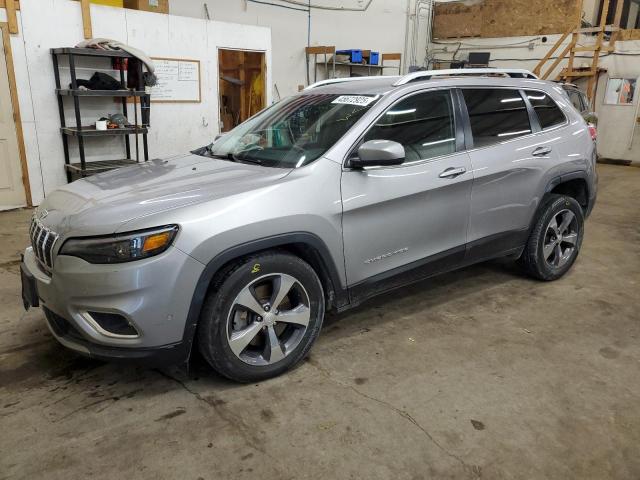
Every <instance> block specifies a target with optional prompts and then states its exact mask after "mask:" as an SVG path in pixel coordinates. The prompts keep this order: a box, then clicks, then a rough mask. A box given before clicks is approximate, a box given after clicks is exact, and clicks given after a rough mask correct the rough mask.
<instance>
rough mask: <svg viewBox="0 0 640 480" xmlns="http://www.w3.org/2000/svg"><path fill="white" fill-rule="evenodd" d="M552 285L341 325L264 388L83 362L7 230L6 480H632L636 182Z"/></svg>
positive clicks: (605, 191) (441, 289) (405, 306)
mask: <svg viewBox="0 0 640 480" xmlns="http://www.w3.org/2000/svg"><path fill="white" fill-rule="evenodd" d="M599 170H600V175H601V179H600V197H599V201H598V205H597V208H596V210H595V212H594V214H593V216H592V217H591V218H590V220H589V221H588V223H587V226H586V238H585V242H584V246H583V250H582V252H581V255H580V258H579V260H578V262H577V264H576V265H575V267H574V268H573V270H572V271H571V272H570V273H569V274H568V275H567V276H566V277H565V278H564V279H562V280H560V281H558V282H556V283H538V282H535V281H532V280H529V279H527V278H524V277H522V276H521V275H520V274H519V273H518V271H517V270H515V269H514V268H513V267H512V266H511V265H510V264H504V263H502V262H494V263H490V264H485V265H480V266H476V267H472V268H468V269H466V270H464V271H460V272H456V273H452V274H448V275H444V276H441V277H438V278H436V279H432V280H429V281H426V282H423V283H420V284H418V285H415V286H413V287H410V288H407V289H405V290H403V291H399V292H395V293H391V294H388V295H386V296H384V297H381V298H379V299H376V300H373V301H371V302H369V303H367V304H365V305H363V306H361V307H360V308H358V309H357V310H355V311H352V312H349V313H347V314H344V315H341V316H338V317H335V316H334V317H330V318H329V319H328V320H327V322H326V328H325V329H324V330H323V333H322V335H321V337H320V339H319V341H318V342H317V343H316V345H315V347H314V349H313V351H312V354H311V357H310V358H309V360H308V361H306V362H305V363H303V364H302V365H301V366H300V367H299V368H297V369H296V370H294V371H292V372H290V373H289V374H288V375H285V376H282V377H280V378H277V379H274V380H271V381H267V382H264V383H262V384H259V385H245V386H241V385H236V384H233V383H229V382H227V381H225V380H223V379H221V378H219V377H217V376H216V375H214V374H213V373H210V372H209V371H208V370H207V369H206V368H205V367H204V366H203V365H202V364H200V365H196V367H195V368H194V370H192V371H191V373H190V374H186V373H185V372H182V371H180V370H179V369H168V370H163V371H158V370H145V369H143V368H141V367H137V366H133V365H114V364H104V363H100V362H96V361H90V360H86V359H84V358H80V357H77V356H75V355H74V354H73V353H70V352H68V351H66V350H65V349H64V348H63V347H61V346H59V345H58V344H57V343H56V342H55V341H54V340H53V339H52V338H51V336H50V334H49V333H48V331H47V329H46V327H45V325H44V323H43V315H42V313H41V311H40V310H39V309H32V310H31V311H29V312H28V313H25V312H24V311H23V309H22V306H21V302H20V297H19V293H20V290H19V277H18V262H17V261H16V258H17V256H18V253H19V252H20V250H21V249H22V248H23V247H24V246H25V244H26V243H27V221H28V218H29V215H30V212H29V211H27V210H22V211H14V212H6V213H2V214H0V246H1V248H0V305H1V306H2V307H1V309H0V478H2V479H9V478H11V479H18V478H29V479H36V478H47V479H65V480H66V479H71V478H73V479H75V478H89V477H91V478H94V479H103V478H104V479H112V478H153V479H154V480H160V479H175V478H181V479H192V480H196V479H214V478H215V479H227V478H234V479H235V478H251V479H253V478H256V477H257V478H264V479H272V478H273V479H288V478H322V479H333V478H340V479H342V478H366V479H390V478H396V479H440V478H454V479H459V478H480V477H482V478H487V479H502V478H523V479H542V478H545V479H547V478H548V479H556V478H557V479H563V480H565V479H570V478H575V479H581V480H582V479H599V480H602V479H607V478H611V479H639V478H640V362H639V361H640V346H639V342H638V340H639V336H640V304H639V302H638V296H639V292H640V290H639V288H640V208H639V207H638V201H639V200H638V199H640V169H637V168H631V167H615V166H609V165H602V166H599Z"/></svg>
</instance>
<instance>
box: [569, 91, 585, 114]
mask: <svg viewBox="0 0 640 480" xmlns="http://www.w3.org/2000/svg"><path fill="white" fill-rule="evenodd" d="M567 93H568V94H569V100H571V103H572V104H573V106H574V107H576V109H577V110H578V111H579V112H582V111H584V105H583V103H582V97H581V96H580V93H579V92H576V91H574V90H569V91H568V92H567Z"/></svg>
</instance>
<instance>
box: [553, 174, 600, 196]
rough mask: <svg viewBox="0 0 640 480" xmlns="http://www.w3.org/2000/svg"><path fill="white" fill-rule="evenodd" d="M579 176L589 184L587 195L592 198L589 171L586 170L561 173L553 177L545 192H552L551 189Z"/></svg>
mask: <svg viewBox="0 0 640 480" xmlns="http://www.w3.org/2000/svg"><path fill="white" fill-rule="evenodd" d="M578 178H579V179H581V180H584V181H585V183H586V184H587V196H588V198H591V186H590V185H589V176H588V175H587V172H585V171H584V170H578V171H576V172H571V173H565V174H564V175H559V176H557V177H554V178H552V179H551V180H549V183H547V188H546V189H545V191H544V193H549V192H551V190H553V189H554V188H556V187H557V186H558V185H560V184H561V183H564V182H568V181H569V180H575V179H578Z"/></svg>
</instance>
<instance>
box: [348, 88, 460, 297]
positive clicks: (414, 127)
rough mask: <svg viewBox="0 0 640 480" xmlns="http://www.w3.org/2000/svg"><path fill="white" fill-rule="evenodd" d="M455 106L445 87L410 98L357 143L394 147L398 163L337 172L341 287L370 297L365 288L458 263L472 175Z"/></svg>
mask: <svg viewBox="0 0 640 480" xmlns="http://www.w3.org/2000/svg"><path fill="white" fill-rule="evenodd" d="M456 108H457V103H456V99H455V98H454V96H453V95H452V92H451V91H450V90H449V89H444V90H436V91H423V92H419V93H415V94H411V95H410V96H408V97H404V98H403V99H400V100H399V101H398V102H396V103H395V104H394V105H392V106H391V107H390V108H389V109H388V110H387V111H386V112H385V113H384V114H383V115H382V116H381V117H379V118H378V119H377V120H376V121H375V123H374V125H373V126H372V127H370V129H369V130H368V131H367V132H366V133H365V135H364V137H363V138H362V141H368V140H393V141H396V142H399V143H401V144H402V145H403V146H404V148H405V152H406V160H405V163H404V164H402V165H399V166H394V167H384V168H382V167H377V168H368V169H363V170H351V169H345V171H344V172H343V175H342V200H343V234H344V249H345V266H346V272H347V278H348V282H349V285H354V284H360V285H363V284H367V285H368V286H367V290H368V291H369V292H370V293H373V292H374V291H378V290H376V287H375V286H373V284H375V283H376V282H377V281H378V280H379V281H383V280H384V279H386V278H390V277H392V276H394V274H396V273H405V272H408V271H410V270H415V269H417V268H419V267H424V269H421V271H422V274H428V273H429V271H430V270H438V269H440V268H442V267H443V265H446V264H449V263H451V262H457V261H461V260H462V258H463V256H464V248H465V244H466V234H467V226H468V219H469V200H470V195H471V184H472V174H471V172H470V170H471V166H470V162H469V157H468V155H467V153H466V152H465V151H464V140H463V131H462V130H461V129H458V128H457V126H456V115H455V114H454V111H455V110H456ZM414 273H415V274H418V275H420V272H418V271H417V270H415V271H414ZM434 273H435V272H434ZM396 280H398V281H401V280H400V277H396ZM387 286H389V285H387ZM382 288H383V287H380V289H382Z"/></svg>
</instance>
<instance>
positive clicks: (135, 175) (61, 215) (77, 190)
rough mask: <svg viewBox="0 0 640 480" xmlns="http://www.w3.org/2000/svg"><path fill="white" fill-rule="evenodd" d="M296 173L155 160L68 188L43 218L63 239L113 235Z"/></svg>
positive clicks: (50, 200) (195, 159)
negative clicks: (133, 224) (161, 215)
mask: <svg viewBox="0 0 640 480" xmlns="http://www.w3.org/2000/svg"><path fill="white" fill-rule="evenodd" d="M290 171H291V170H289V169H281V168H267V167H261V166H258V165H249V164H243V163H235V162H230V161H226V160H219V159H213V158H209V157H201V156H198V155H182V156H177V157H172V158H169V159H163V160H151V161H149V162H146V163H141V164H140V165H135V166H132V167H126V168H121V169H118V170H112V171H110V172H105V173H101V174H99V175H95V176H92V177H87V178H84V179H82V180H78V181H76V182H73V183H70V184H68V185H65V186H64V187H62V188H59V189H58V190H55V191H54V192H52V193H50V194H49V195H48V196H47V198H46V199H45V201H44V202H43V203H42V205H40V207H39V208H38V211H37V215H38V216H39V217H40V218H42V222H43V223H44V224H45V225H46V226H47V227H49V228H51V229H52V230H54V231H56V232H57V233H60V234H66V233H69V232H73V233H74V234H76V235H78V234H79V235H100V234H108V233H113V232H116V231H117V230H118V228H119V227H120V226H122V225H124V224H125V223H127V222H129V221H131V220H134V219H136V218H141V217H145V216H148V215H153V214H156V213H161V212H166V211H168V210H172V209H176V208H180V207H184V206H187V205H193V204H198V203H203V202H209V201H212V200H215V199H218V198H222V197H226V196H230V195H235V194H238V193H242V192H244V191H250V190H255V189H257V188H260V187H263V186H267V185H270V184H272V182H274V181H276V180H278V179H280V178H283V177H285V176H286V175H287V174H288V173H289V172H290ZM45 210H46V211H45Z"/></svg>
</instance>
